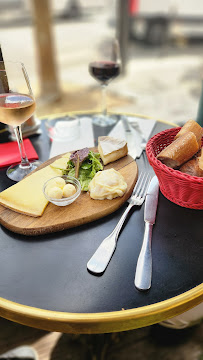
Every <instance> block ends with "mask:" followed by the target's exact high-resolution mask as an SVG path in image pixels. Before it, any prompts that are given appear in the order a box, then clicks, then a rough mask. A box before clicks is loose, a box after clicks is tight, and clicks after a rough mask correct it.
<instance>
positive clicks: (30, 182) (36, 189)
mask: <svg viewBox="0 0 203 360" xmlns="http://www.w3.org/2000/svg"><path fill="white" fill-rule="evenodd" d="M60 174H61V173H60ZM57 175H59V170H56V169H54V168H51V166H46V167H45V168H43V169H41V170H38V171H36V172H35V173H33V174H32V175H30V176H28V177H26V178H24V179H23V180H21V181H19V182H18V183H17V184H15V185H13V186H11V187H9V188H8V189H6V190H4V191H2V192H1V193H0V204H1V205H3V206H5V207H7V208H9V209H11V210H14V211H17V212H20V213H22V214H25V215H30V216H41V215H42V214H43V212H44V210H45V208H46V206H47V204H48V201H47V199H46V198H45V196H44V194H43V191H42V188H43V185H44V183H45V182H46V181H47V180H49V179H50V178H52V177H54V176H57Z"/></svg>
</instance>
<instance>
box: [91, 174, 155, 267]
mask: <svg viewBox="0 0 203 360" xmlns="http://www.w3.org/2000/svg"><path fill="white" fill-rule="evenodd" d="M150 178H151V176H150V174H149V173H145V172H142V173H141V174H140V176H139V178H138V181H137V183H136V185H135V187H134V189H133V192H132V195H131V197H130V198H129V199H128V202H129V205H128V207H127V209H126V210H125V211H124V213H123V215H122V216H121V218H120V220H119V222H118V224H117V225H116V227H115V228H114V230H113V231H112V232H111V234H110V235H109V236H108V237H106V238H105V239H104V240H103V241H102V243H101V244H100V246H99V247H98V249H97V250H96V251H95V253H94V254H93V256H92V257H91V259H90V260H89V261H88V263H87V268H88V270H89V271H90V272H91V273H93V274H101V273H103V272H104V270H105V269H106V267H107V265H108V263H109V262H110V260H111V257H112V255H113V253H114V251H115V249H116V245H117V240H118V235H119V233H120V231H121V228H122V226H123V224H124V221H125V219H126V217H127V215H128V213H129V211H130V209H131V208H132V207H133V206H134V205H137V206H141V205H142V204H143V202H144V200H145V196H146V192H147V188H148V185H149V182H150Z"/></svg>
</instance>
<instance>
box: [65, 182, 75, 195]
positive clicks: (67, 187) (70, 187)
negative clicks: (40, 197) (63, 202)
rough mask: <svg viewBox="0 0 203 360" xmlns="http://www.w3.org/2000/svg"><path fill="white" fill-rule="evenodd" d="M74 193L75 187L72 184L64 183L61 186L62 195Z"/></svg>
mask: <svg viewBox="0 0 203 360" xmlns="http://www.w3.org/2000/svg"><path fill="white" fill-rule="evenodd" d="M75 193H76V188H75V186H74V185H72V184H66V185H65V186H64V188H63V197H70V196H72V195H74V194H75Z"/></svg>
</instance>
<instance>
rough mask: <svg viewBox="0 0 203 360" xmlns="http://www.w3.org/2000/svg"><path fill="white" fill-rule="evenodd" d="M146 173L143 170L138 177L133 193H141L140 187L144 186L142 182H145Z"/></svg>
mask: <svg viewBox="0 0 203 360" xmlns="http://www.w3.org/2000/svg"><path fill="white" fill-rule="evenodd" d="M143 177H144V173H143V172H141V173H140V176H139V177H138V180H137V183H136V185H135V187H134V190H133V195H135V194H137V193H139V191H140V189H141V188H142V182H143Z"/></svg>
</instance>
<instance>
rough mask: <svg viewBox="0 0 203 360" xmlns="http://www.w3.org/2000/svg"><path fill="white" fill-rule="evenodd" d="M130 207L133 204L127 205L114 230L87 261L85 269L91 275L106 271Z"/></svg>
mask: <svg viewBox="0 0 203 360" xmlns="http://www.w3.org/2000/svg"><path fill="white" fill-rule="evenodd" d="M132 207H133V204H129V205H128V207H127V208H126V210H125V211H124V213H123V215H122V216H121V218H120V220H119V222H118V224H117V225H116V227H115V228H114V230H113V231H112V232H111V234H110V235H109V236H107V237H106V238H105V239H104V240H103V241H102V243H101V244H100V246H99V247H98V249H97V250H96V251H95V253H94V254H93V255H92V257H91V259H90V260H89V261H88V263H87V268H88V270H89V271H91V272H92V273H93V274H101V273H103V272H104V270H105V269H106V267H107V265H108V263H109V261H110V260H111V257H112V255H113V253H114V251H115V248H116V244H117V239H118V235H119V233H120V231H121V228H122V226H123V224H124V221H125V219H126V217H127V215H128V213H129V211H130V209H131V208H132Z"/></svg>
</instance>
